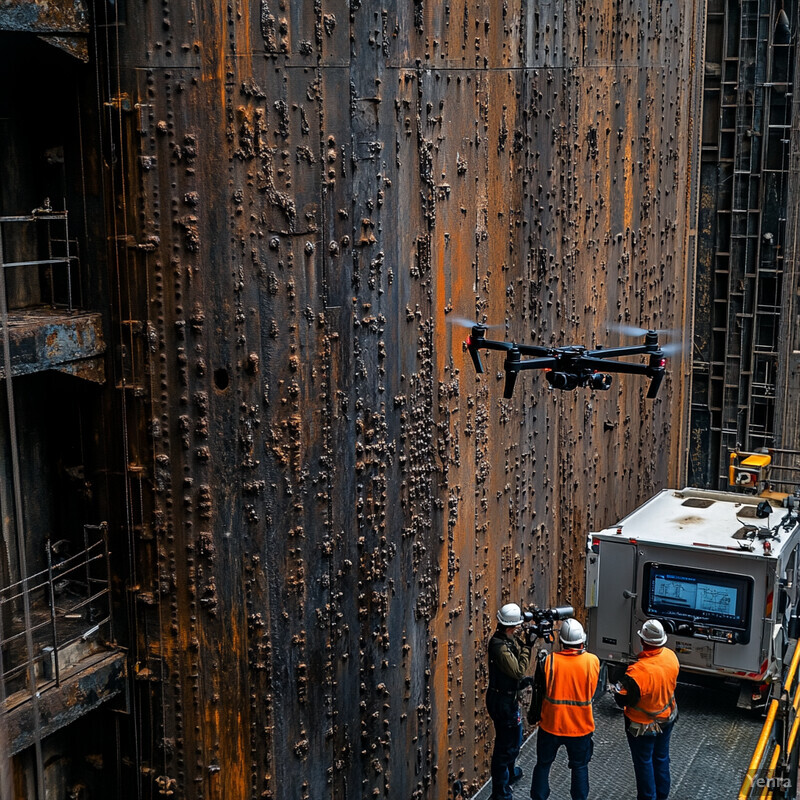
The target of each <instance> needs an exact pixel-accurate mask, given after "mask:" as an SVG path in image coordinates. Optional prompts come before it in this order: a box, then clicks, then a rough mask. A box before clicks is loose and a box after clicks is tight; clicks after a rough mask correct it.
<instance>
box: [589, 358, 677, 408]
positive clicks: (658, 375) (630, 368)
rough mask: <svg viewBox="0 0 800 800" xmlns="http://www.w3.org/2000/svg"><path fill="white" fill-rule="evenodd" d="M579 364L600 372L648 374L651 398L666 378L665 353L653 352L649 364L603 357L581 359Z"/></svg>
mask: <svg viewBox="0 0 800 800" xmlns="http://www.w3.org/2000/svg"><path fill="white" fill-rule="evenodd" d="M653 362H655V363H653ZM579 364H580V366H582V367H588V368H589V369H593V370H597V371H598V372H600V371H602V372H624V373H626V374H628V375H647V376H648V377H649V378H650V379H651V380H650V388H649V389H648V390H647V397H648V398H650V399H651V400H652V399H653V398H654V397H655V396H656V395H657V394H658V390H659V388H660V386H661V381H663V380H664V359H663V354H653V353H651V354H650V363H649V364H628V363H627V362H625V361H606V360H604V359H602V358H592V357H588V358H587V357H584V358H581V359H579Z"/></svg>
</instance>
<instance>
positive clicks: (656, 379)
mask: <svg viewBox="0 0 800 800" xmlns="http://www.w3.org/2000/svg"><path fill="white" fill-rule="evenodd" d="M663 380H664V367H656V368H655V375H653V379H652V380H651V381H650V388H649V389H648V390H647V396H648V397H649V398H650V399H651V400H652V399H653V398H654V397H655V396H656V395H657V394H658V389H659V387H660V386H661V381H663Z"/></svg>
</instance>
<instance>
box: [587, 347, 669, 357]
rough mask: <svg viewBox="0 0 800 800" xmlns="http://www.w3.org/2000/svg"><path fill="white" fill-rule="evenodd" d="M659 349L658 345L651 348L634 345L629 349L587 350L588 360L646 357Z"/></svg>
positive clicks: (604, 348)
mask: <svg viewBox="0 0 800 800" xmlns="http://www.w3.org/2000/svg"><path fill="white" fill-rule="evenodd" d="M657 349H658V345H655V346H654V347H651V346H650V345H647V344H632V345H629V346H628V347H603V348H600V349H598V350H587V351H586V356H587V357H588V358H602V359H606V358H621V357H622V356H636V355H646V354H648V353H652V352H653V351H654V350H657Z"/></svg>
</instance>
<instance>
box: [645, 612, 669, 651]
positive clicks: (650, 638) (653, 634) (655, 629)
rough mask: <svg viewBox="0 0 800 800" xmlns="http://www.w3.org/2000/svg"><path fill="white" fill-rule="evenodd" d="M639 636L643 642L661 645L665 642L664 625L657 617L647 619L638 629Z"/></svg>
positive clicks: (656, 645) (655, 645) (654, 645)
mask: <svg viewBox="0 0 800 800" xmlns="http://www.w3.org/2000/svg"><path fill="white" fill-rule="evenodd" d="M639 637H640V638H641V640H642V641H643V642H644V643H645V644H651V645H653V647H661V646H662V645H664V644H666V642H667V634H666V633H664V626H663V625H662V624H661V623H660V622H659V621H658V620H657V619H648V620H647V622H645V623H644V625H642V629H641V630H640V631H639Z"/></svg>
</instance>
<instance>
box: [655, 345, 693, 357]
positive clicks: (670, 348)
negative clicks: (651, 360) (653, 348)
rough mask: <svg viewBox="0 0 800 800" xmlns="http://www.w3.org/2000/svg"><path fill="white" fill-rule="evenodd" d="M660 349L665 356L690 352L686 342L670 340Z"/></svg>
mask: <svg viewBox="0 0 800 800" xmlns="http://www.w3.org/2000/svg"><path fill="white" fill-rule="evenodd" d="M659 349H660V350H661V352H662V353H663V354H664V355H665V356H679V355H684V354H686V353H688V352H689V345H688V344H687V343H686V342H668V343H667V344H662V345H661V347H660V348H659Z"/></svg>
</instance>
